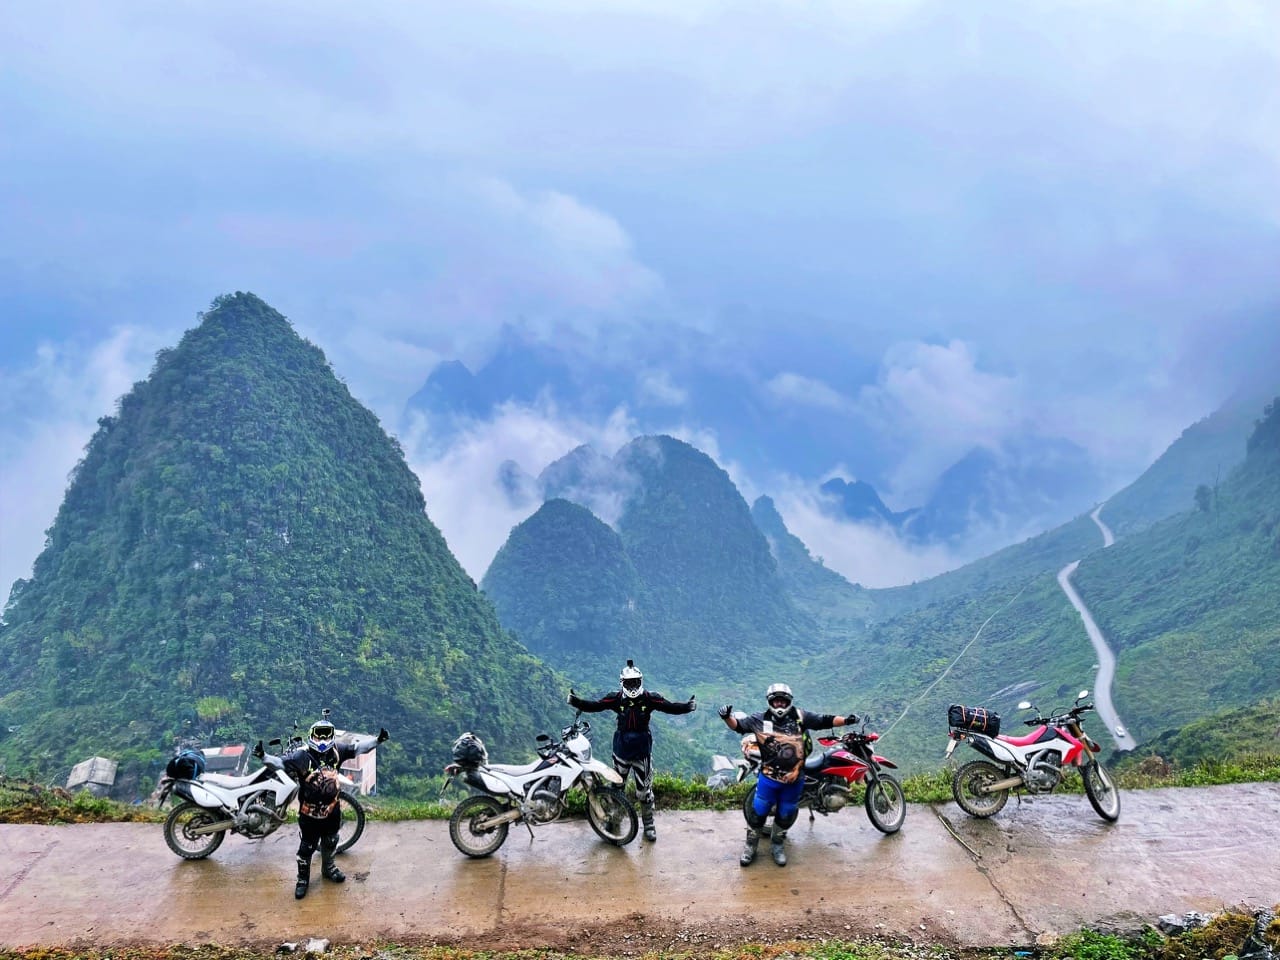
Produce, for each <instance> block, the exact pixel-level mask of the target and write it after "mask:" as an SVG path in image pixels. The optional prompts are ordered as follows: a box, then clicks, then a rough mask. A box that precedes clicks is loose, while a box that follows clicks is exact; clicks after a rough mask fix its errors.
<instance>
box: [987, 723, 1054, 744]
mask: <svg viewBox="0 0 1280 960" xmlns="http://www.w3.org/2000/svg"><path fill="white" fill-rule="evenodd" d="M1042 733H1044V727H1037V728H1036V729H1035V730H1033V731H1031V733H1028V734H1027V735H1026V736H1025V737H1010V736H1007V735H1006V734H1003V733H1002V734H1000V736H998V737H996V739H997V740H1003V741H1004V742H1005V743H1011V744H1013V745H1014V746H1015V747H1029V746H1031V744H1033V743H1035V742H1036V741H1037V740H1039V739H1040V735H1041V734H1042Z"/></svg>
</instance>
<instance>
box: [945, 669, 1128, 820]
mask: <svg viewBox="0 0 1280 960" xmlns="http://www.w3.org/2000/svg"><path fill="white" fill-rule="evenodd" d="M1087 696H1089V691H1088V690H1081V691H1080V693H1079V695H1078V696H1077V697H1076V700H1075V704H1074V705H1073V706H1072V707H1071V709H1069V710H1066V711H1062V712H1059V713H1057V714H1055V715H1054V716H1051V717H1042V716H1040V711H1039V710H1037V709H1036V707H1034V706H1033V705H1032V704H1031V703H1030V701H1027V700H1023V701H1022V702H1021V703H1019V704H1018V709H1019V710H1034V711H1035V713H1036V715H1035V716H1034V717H1032V718H1031V719H1030V720H1026V721H1024V722H1025V723H1026V725H1027V726H1029V727H1034V728H1035V729H1034V730H1032V731H1031V733H1029V734H1027V735H1026V736H1024V737H1010V736H1005V735H1003V734H1001V733H1000V726H999V719H1000V718H999V715H998V714H993V713H990V712H989V711H986V710H984V709H982V708H977V709H976V710H971V709H970V708H967V707H963V706H959V705H956V704H953V705H952V706H951V708H950V709H949V710H948V714H947V726H948V728H949V729H948V732H947V736H948V737H949V741H948V743H947V753H946V756H947V758H948V759H950V757H951V754H952V753H953V752H954V751H955V748H956V746H957V745H959V744H961V743H967V744H969V746H971V747H973V748H974V749H975V750H977V751H978V752H979V753H981V754H983V755H984V756H985V757H987V758H988V759H986V760H972V761H970V762H969V763H966V764H964V765H963V766H961V767H960V768H959V769H958V770H956V772H955V775H954V776H953V777H952V778H951V793H952V795H953V796H954V797H955V798H956V803H958V804H959V805H960V809H961V810H963V811H964V812H965V813H967V814H969V815H970V816H971V817H982V818H985V817H992V816H995V815H996V814H997V813H999V812H1000V811H1001V810H1002V809H1003V808H1004V805H1005V803H1007V802H1008V800H1009V791H1010V790H1019V791H1021V790H1025V791H1026V792H1027V793H1029V794H1041V793H1050V792H1052V791H1053V790H1054V789H1055V788H1056V787H1057V786H1058V785H1059V784H1061V783H1062V781H1063V774H1064V771H1065V769H1066V768H1067V767H1073V766H1074V767H1079V768H1080V777H1081V779H1082V780H1083V781H1084V792H1085V794H1086V795H1087V796H1088V797H1089V803H1091V804H1092V805H1093V809H1094V810H1095V811H1097V814H1098V816H1100V817H1102V819H1103V820H1108V821H1112V820H1116V819H1117V818H1118V817H1119V816H1120V791H1119V790H1117V789H1116V785H1115V781H1114V780H1112V779H1111V774H1110V773H1108V772H1107V768H1106V767H1104V766H1103V765H1102V763H1101V761H1099V760H1098V754H1100V753H1101V752H1102V747H1101V746H1099V744H1098V743H1097V742H1096V741H1095V740H1094V739H1093V738H1092V737H1090V736H1089V735H1088V734H1086V733H1085V732H1084V729H1083V727H1082V726H1081V724H1082V723H1083V720H1082V715H1083V714H1084V713H1087V712H1088V711H1090V710H1092V709H1093V704H1091V703H1081V702H1080V701H1082V700H1084V699H1085V698H1086V697H1087ZM993 721H994V722H993Z"/></svg>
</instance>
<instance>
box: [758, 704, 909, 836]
mask: <svg viewBox="0 0 1280 960" xmlns="http://www.w3.org/2000/svg"><path fill="white" fill-rule="evenodd" d="M879 739H880V734H878V733H867V732H866V724H865V723H864V724H863V726H862V730H861V731H854V730H848V731H846V732H845V733H843V734H841V735H840V736H838V737H836V736H827V737H819V738H818V744H819V746H820V749H819V750H816V751H815V752H813V753H811V754H810V755H809V756H808V757H806V758H805V761H804V792H803V793H801V794H800V807H801V809H807V810H808V811H809V822H810V823H812V822H813V820H814V816H813V815H814V814H815V813H820V814H822V815H823V816H826V815H827V814H830V813H835V812H837V811H839V810H843V809H844V808H845V807H846V806H847V805H848V803H849V799H850V797H851V792H850V789H849V788H850V787H851V786H853V784H855V783H865V785H866V793H865V795H864V796H863V799H862V805H863V807H865V808H866V811H867V819H868V820H870V821H871V825H872V826H873V827H875V828H876V829H877V830H879V831H880V832H881V833H897V832H898V831H899V830H901V829H902V823H903V821H904V820H905V819H906V817H907V800H906V797H905V796H904V795H903V792H902V785H901V784H900V783H898V780H897V778H896V777H894V776H893V775H892V774H890V773H886V772H885V770H884V768H885V767H890V768H896V767H897V766H898V765H897V764H896V763H894V762H893V761H892V760H890V759H888V758H887V757H882V756H880V755H879V754H878V753H876V752H875V751H874V750H873V749H872V747H871V745H872V744H873V743H875V742H876V741H877V740H879ZM742 754H743V756H744V757H745V758H746V766H745V767H739V773H738V779H739V780H743V779H745V778H746V777H747V776H748V774H750V773H755V774H759V772H760V748H759V746H758V745H757V744H756V738H755V734H747V735H746V736H745V737H743V738H742ZM755 799H756V788H755V787H754V786H752V788H751V789H750V790H748V791H747V796H746V798H745V799H744V800H743V801H742V809H743V812H744V813H746V812H747V810H749V809H750V808H751V807H752V805H753V804H754V803H755ZM749 819H750V818H749V817H748V820H749Z"/></svg>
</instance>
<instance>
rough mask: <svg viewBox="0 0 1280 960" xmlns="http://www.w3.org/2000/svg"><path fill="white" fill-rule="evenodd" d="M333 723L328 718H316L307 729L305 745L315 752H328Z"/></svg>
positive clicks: (332, 734)
mask: <svg viewBox="0 0 1280 960" xmlns="http://www.w3.org/2000/svg"><path fill="white" fill-rule="evenodd" d="M334 733H335V731H334V729H333V724H332V723H330V722H329V721H328V720H317V721H316V722H315V723H313V724H312V725H311V729H310V730H308V731H307V746H308V747H310V748H311V749H312V750H314V751H315V752H316V753H328V752H329V749H330V748H331V747H332V746H333V736H334Z"/></svg>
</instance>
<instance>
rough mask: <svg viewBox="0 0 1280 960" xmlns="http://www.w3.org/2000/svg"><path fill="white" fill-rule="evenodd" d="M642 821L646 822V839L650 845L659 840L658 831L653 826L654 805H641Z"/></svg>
mask: <svg viewBox="0 0 1280 960" xmlns="http://www.w3.org/2000/svg"><path fill="white" fill-rule="evenodd" d="M640 819H641V820H642V821H643V822H644V838H645V839H646V840H648V841H649V842H650V843H653V841H655V840H657V839H658V831H657V829H655V827H654V825H653V804H652V803H642V804H640Z"/></svg>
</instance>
